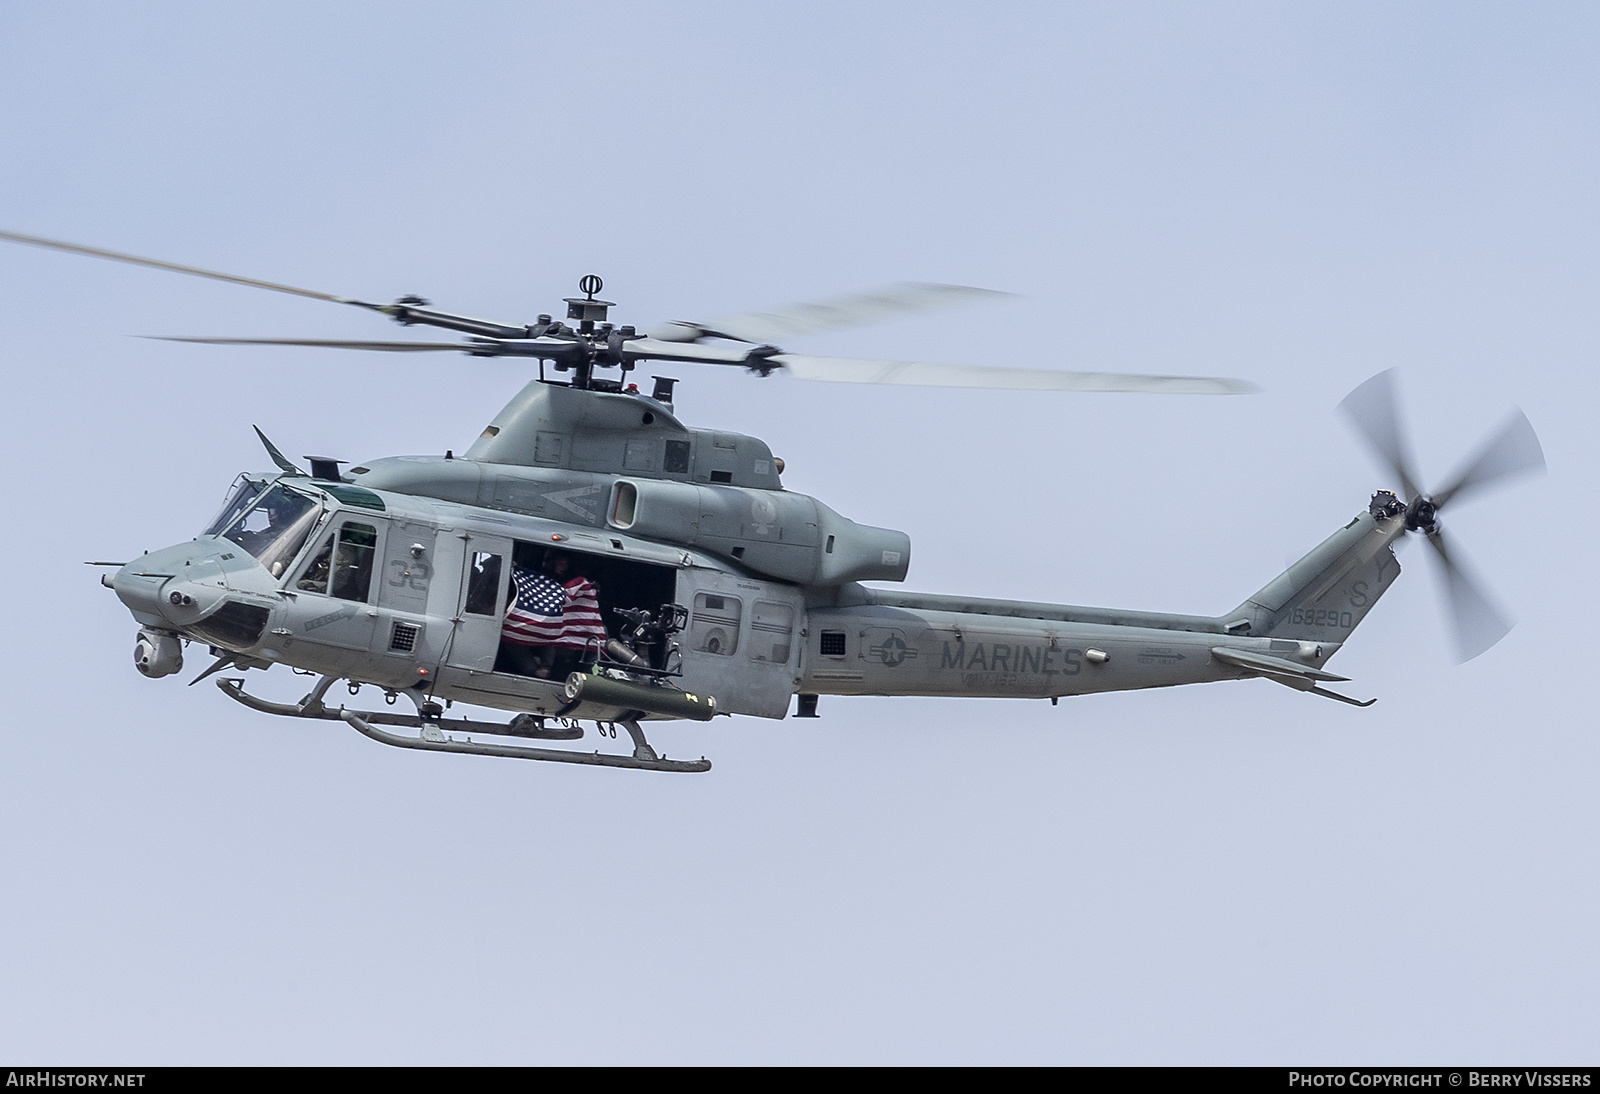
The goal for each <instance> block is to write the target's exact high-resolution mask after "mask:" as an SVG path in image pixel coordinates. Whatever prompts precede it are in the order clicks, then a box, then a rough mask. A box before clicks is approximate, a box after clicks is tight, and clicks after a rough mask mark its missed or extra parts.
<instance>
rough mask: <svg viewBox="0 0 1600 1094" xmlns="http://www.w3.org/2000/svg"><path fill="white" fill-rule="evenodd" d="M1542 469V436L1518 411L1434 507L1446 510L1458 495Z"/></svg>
mask: <svg viewBox="0 0 1600 1094" xmlns="http://www.w3.org/2000/svg"><path fill="white" fill-rule="evenodd" d="M1543 470H1544V449H1543V448H1542V447H1541V446H1540V444H1539V435H1538V434H1537V433H1535V432H1534V431H1533V425H1532V424H1531V423H1530V422H1529V421H1528V416H1527V415H1526V414H1524V413H1522V411H1520V410H1518V411H1516V412H1515V413H1513V414H1512V416H1511V419H1510V421H1508V422H1506V424H1505V425H1504V426H1503V427H1502V428H1501V430H1500V432H1499V433H1497V434H1495V435H1494V436H1493V437H1491V438H1490V439H1489V441H1488V442H1487V443H1485V444H1484V446H1483V448H1482V450H1481V451H1479V453H1478V454H1477V456H1475V457H1474V458H1473V460H1472V462H1471V463H1469V464H1467V466H1466V468H1465V469H1464V470H1462V471H1461V473H1460V474H1458V475H1457V476H1456V477H1455V478H1454V479H1453V480H1452V481H1451V483H1450V485H1449V486H1447V487H1445V488H1444V489H1443V490H1440V491H1439V492H1438V493H1437V494H1435V495H1434V498H1433V500H1434V504H1435V505H1436V506H1439V507H1440V508H1443V506H1444V504H1445V503H1446V502H1448V501H1449V500H1450V499H1451V498H1454V497H1455V496H1457V495H1458V494H1462V493H1465V492H1469V491H1472V490H1476V489H1477V488H1478V487H1480V486H1485V485H1487V484H1489V483H1491V482H1494V481H1495V480H1497V479H1504V478H1509V477H1511V476H1513V475H1522V474H1526V473H1528V472H1530V471H1543Z"/></svg>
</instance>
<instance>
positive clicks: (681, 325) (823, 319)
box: [645, 281, 1015, 343]
mask: <svg viewBox="0 0 1600 1094" xmlns="http://www.w3.org/2000/svg"><path fill="white" fill-rule="evenodd" d="M1014 295H1015V294H1013V293H1008V292H998V291H996V290H994V289H975V288H972V287H970V286H967V285H936V284H930V283H925V282H911V281H908V282H902V283H901V284H898V285H888V286H885V287H884V288H881V289H876V290H873V291H870V292H860V293H851V294H849V295H847V296H838V297H834V298H832V299H830V300H819V301H815V302H813V303H807V304H792V305H790V306H788V307H783V308H771V309H769V310H766V311H755V312H745V313H743V314H739V315H725V316H722V317H720V318H717V319H708V320H706V321H705V322H703V323H699V322H694V323H690V322H675V323H663V324H661V325H660V326H658V327H653V328H651V329H650V330H649V331H647V332H645V333H646V336H647V337H650V338H659V339H660V340H662V341H663V342H695V341H698V340H700V339H701V338H731V339H733V340H735V341H738V342H773V343H782V342H784V341H786V340H788V339H791V338H799V337H802V336H804V335H807V334H818V333H820V332H822V331H826V330H839V329H841V328H844V327H858V326H861V325H863V324H866V323H876V322H879V321H881V320H885V319H893V318H896V317H897V316H902V315H914V314H916V313H918V312H925V311H934V310H937V309H940V308H953V307H958V306H960V305H963V304H974V303H978V302H980V301H986V300H1000V299H1005V298H1008V297H1012V296H1014Z"/></svg>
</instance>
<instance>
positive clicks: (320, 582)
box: [294, 532, 333, 596]
mask: <svg viewBox="0 0 1600 1094" xmlns="http://www.w3.org/2000/svg"><path fill="white" fill-rule="evenodd" d="M332 565H333V534H332V533H331V532H330V533H329V534H328V538H327V539H325V540H323V541H322V546H321V547H319V548H318V549H317V553H316V554H315V555H313V556H312V557H311V561H310V562H309V563H307V564H306V569H305V573H303V574H301V575H300V580H299V581H296V582H295V583H294V587H295V588H296V589H299V590H300V591H301V592H303V593H321V594H322V595H323V596H327V595H328V571H329V569H330V568H331V567H332Z"/></svg>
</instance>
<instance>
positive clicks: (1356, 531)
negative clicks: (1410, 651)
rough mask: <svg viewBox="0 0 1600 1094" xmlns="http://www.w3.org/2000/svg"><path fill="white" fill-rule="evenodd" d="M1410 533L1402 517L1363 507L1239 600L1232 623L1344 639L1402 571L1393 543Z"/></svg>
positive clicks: (1266, 631) (1254, 630)
mask: <svg viewBox="0 0 1600 1094" xmlns="http://www.w3.org/2000/svg"><path fill="white" fill-rule="evenodd" d="M1404 533H1405V521H1404V520H1403V519H1401V518H1399V517H1393V516H1385V517H1382V518H1380V517H1377V516H1374V515H1373V514H1372V513H1371V512H1366V513H1361V514H1360V515H1358V516H1357V517H1356V518H1355V519H1354V520H1352V521H1351V522H1350V523H1349V524H1347V525H1345V526H1344V527H1343V528H1341V529H1339V530H1338V531H1337V532H1335V533H1333V535H1331V536H1329V537H1328V538H1327V539H1326V540H1324V541H1323V542H1322V543H1321V545H1319V546H1318V547H1317V548H1316V549H1315V550H1313V551H1311V553H1309V554H1307V555H1306V556H1305V557H1304V558H1302V559H1301V560H1300V561H1299V562H1296V563H1295V564H1294V565H1292V566H1290V567H1289V568H1288V569H1287V570H1285V571H1284V572H1283V573H1281V574H1279V575H1278V576H1277V577H1276V578H1274V579H1273V580H1272V581H1270V582H1268V583H1267V585H1266V587H1264V588H1263V589H1261V590H1260V591H1259V592H1257V593H1256V594H1255V595H1254V596H1252V597H1250V599H1248V600H1246V601H1245V602H1244V603H1243V604H1241V605H1239V607H1238V608H1237V609H1235V611H1234V612H1233V613H1232V614H1231V615H1229V616H1228V617H1227V618H1228V619H1229V620H1231V621H1233V622H1231V623H1230V629H1233V628H1234V627H1235V626H1237V628H1238V629H1239V630H1241V631H1244V630H1245V626H1244V625H1245V624H1246V623H1248V625H1249V629H1248V631H1246V632H1245V633H1249V634H1254V635H1271V636H1272V637H1274V638H1289V639H1299V640H1300V641H1308V642H1321V643H1328V644H1330V645H1337V644H1339V643H1342V642H1344V641H1345V639H1347V638H1349V637H1350V632H1351V631H1353V630H1355V628H1356V626H1357V625H1358V624H1360V622H1361V620H1362V619H1363V618H1365V617H1366V614H1367V612H1369V611H1371V610H1372V606H1373V605H1374V604H1376V603H1377V602H1378V598H1379V597H1380V596H1382V595H1383V594H1384V592H1385V591H1386V590H1387V589H1388V588H1389V586H1390V585H1391V584H1393V583H1394V579H1395V578H1397V577H1399V576H1400V562H1399V560H1398V559H1396V558H1395V557H1394V550H1393V543H1394V541H1395V540H1396V539H1397V538H1399V537H1400V536H1401V535H1403V534H1404ZM1329 652H1330V653H1331V652H1332V651H1331V650H1330V651H1329Z"/></svg>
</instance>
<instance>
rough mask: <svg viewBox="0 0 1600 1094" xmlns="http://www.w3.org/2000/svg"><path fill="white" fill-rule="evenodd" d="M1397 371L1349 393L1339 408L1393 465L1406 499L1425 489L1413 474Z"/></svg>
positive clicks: (1390, 465) (1388, 372) (1373, 447)
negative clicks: (1398, 390) (1398, 389)
mask: <svg viewBox="0 0 1600 1094" xmlns="http://www.w3.org/2000/svg"><path fill="white" fill-rule="evenodd" d="M1394 373H1395V370H1394V369H1388V370H1387V371H1384V372H1380V373H1378V375H1376V376H1374V377H1373V378H1372V379H1370V380H1368V381H1367V382H1366V383H1364V384H1362V385H1361V386H1360V387H1358V388H1356V389H1355V390H1354V391H1352V392H1351V393H1350V394H1348V395H1346V396H1345V397H1344V401H1343V402H1341V403H1340V404H1339V409H1340V410H1342V411H1344V414H1345V417H1347V418H1349V419H1350V421H1351V423H1352V424H1354V425H1355V427H1356V429H1357V430H1359V431H1360V433H1361V435H1362V436H1363V437H1365V438H1366V439H1367V443H1368V444H1370V445H1371V446H1372V449H1373V451H1374V452H1376V453H1377V454H1378V456H1379V457H1380V458H1381V459H1382V460H1383V462H1384V463H1386V464H1388V465H1389V469H1390V470H1391V471H1393V472H1394V474H1395V478H1397V479H1399V480H1400V486H1401V488H1402V489H1403V490H1404V491H1405V494H1406V500H1407V501H1411V500H1413V499H1414V498H1416V497H1417V496H1418V495H1420V494H1421V493H1422V489H1421V487H1419V486H1418V485H1417V479H1416V476H1415V475H1413V474H1412V473H1411V468H1412V466H1413V464H1412V462H1411V457H1410V448H1411V446H1410V445H1409V444H1407V443H1406V434H1405V430H1404V429H1403V428H1402V427H1401V425H1400V409H1399V400H1398V399H1396V398H1395V390H1394Z"/></svg>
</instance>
